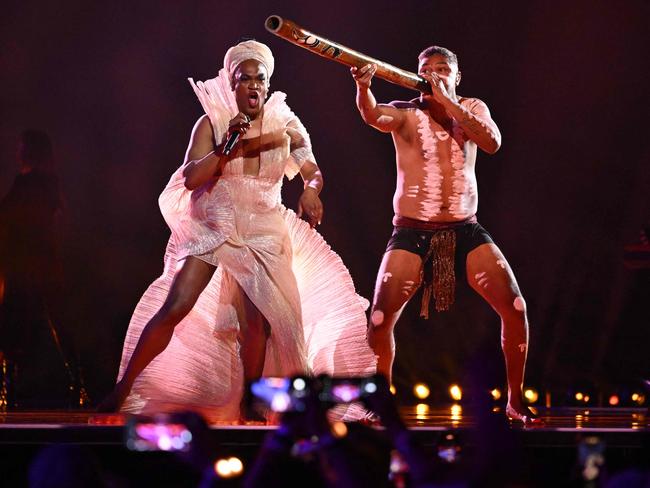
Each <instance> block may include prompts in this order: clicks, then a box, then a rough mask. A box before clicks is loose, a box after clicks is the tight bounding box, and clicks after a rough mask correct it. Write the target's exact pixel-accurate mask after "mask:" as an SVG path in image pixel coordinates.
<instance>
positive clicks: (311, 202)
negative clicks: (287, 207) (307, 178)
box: [298, 187, 323, 227]
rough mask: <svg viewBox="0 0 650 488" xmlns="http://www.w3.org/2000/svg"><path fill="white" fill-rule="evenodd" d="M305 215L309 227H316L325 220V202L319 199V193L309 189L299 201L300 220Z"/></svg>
mask: <svg viewBox="0 0 650 488" xmlns="http://www.w3.org/2000/svg"><path fill="white" fill-rule="evenodd" d="M303 215H305V216H306V217H307V220H309V225H311V226H312V227H316V226H317V225H318V224H320V223H321V220H322V219H323V202H321V200H320V198H319V197H318V192H317V191H316V190H314V189H313V188H310V187H307V188H305V191H303V192H302V195H300V200H298V218H300V217H302V216H303Z"/></svg>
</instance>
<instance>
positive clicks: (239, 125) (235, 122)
mask: <svg viewBox="0 0 650 488" xmlns="http://www.w3.org/2000/svg"><path fill="white" fill-rule="evenodd" d="M250 127H251V119H250V118H248V115H246V114H244V113H242V112H239V113H238V114H237V115H235V117H234V118H233V119H232V120H231V121H230V123H229V124H228V135H227V139H228V138H230V136H231V134H232V133H233V132H239V133H240V134H241V135H242V136H243V135H244V134H246V131H247V130H248V129H250Z"/></svg>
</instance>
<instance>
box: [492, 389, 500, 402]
mask: <svg viewBox="0 0 650 488" xmlns="http://www.w3.org/2000/svg"><path fill="white" fill-rule="evenodd" d="M490 395H492V399H493V400H494V401H497V400H500V399H501V390H499V389H498V388H494V389H493V390H492V391H490Z"/></svg>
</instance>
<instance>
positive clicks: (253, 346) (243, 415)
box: [239, 291, 271, 423]
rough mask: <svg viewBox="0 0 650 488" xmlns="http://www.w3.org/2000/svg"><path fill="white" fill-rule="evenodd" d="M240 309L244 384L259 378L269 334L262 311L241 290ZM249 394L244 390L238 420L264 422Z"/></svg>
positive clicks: (240, 340) (268, 327)
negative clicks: (251, 405) (251, 402)
mask: <svg viewBox="0 0 650 488" xmlns="http://www.w3.org/2000/svg"><path fill="white" fill-rule="evenodd" d="M241 297H242V302H243V303H242V305H243V307H242V309H243V310H242V311H241V313H240V316H239V324H240V336H239V343H240V356H241V360H242V366H243V368H244V381H245V384H244V386H245V387H246V386H247V385H248V384H250V382H251V381H254V380H256V379H259V378H260V377H261V376H262V372H263V371H264V361H265V359H266V343H267V341H268V338H269V335H270V330H271V329H270V326H269V323H268V321H267V320H266V319H265V318H264V316H263V315H262V313H261V312H260V311H259V310H258V309H257V307H256V306H255V305H254V304H253V302H252V301H251V300H250V298H248V296H247V295H246V294H245V293H244V292H243V291H242V292H241ZM249 401H250V394H249V392H248V391H247V390H246V391H244V396H243V398H242V403H241V406H240V421H241V422H242V423H246V422H249V421H253V422H265V421H266V419H265V417H264V416H263V415H261V414H259V413H258V412H256V411H255V410H254V409H252V408H250V403H249Z"/></svg>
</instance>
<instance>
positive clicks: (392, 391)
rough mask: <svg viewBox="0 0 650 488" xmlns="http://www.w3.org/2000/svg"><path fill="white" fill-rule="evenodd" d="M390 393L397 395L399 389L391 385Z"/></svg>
mask: <svg viewBox="0 0 650 488" xmlns="http://www.w3.org/2000/svg"><path fill="white" fill-rule="evenodd" d="M390 392H391V393H392V394H393V395H397V388H395V385H390Z"/></svg>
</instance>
